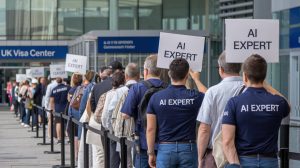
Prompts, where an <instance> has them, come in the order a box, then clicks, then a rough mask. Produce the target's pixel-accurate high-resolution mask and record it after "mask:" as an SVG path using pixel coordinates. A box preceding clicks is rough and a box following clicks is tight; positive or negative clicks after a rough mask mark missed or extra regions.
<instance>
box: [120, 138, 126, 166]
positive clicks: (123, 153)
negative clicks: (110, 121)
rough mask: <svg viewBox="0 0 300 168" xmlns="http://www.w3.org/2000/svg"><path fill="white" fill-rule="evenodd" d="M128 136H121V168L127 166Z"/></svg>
mask: <svg viewBox="0 0 300 168" xmlns="http://www.w3.org/2000/svg"><path fill="white" fill-rule="evenodd" d="M125 140H126V137H121V138H120V145H121V168H126V167H127V146H126V144H125Z"/></svg>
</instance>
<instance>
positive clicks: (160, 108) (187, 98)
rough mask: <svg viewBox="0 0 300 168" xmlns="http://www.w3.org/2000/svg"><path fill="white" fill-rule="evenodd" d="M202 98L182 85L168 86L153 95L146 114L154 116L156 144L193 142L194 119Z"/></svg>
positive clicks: (201, 94) (202, 96)
mask: <svg viewBox="0 0 300 168" xmlns="http://www.w3.org/2000/svg"><path fill="white" fill-rule="evenodd" d="M203 98H204V94H203V93H200V92H198V91H196V90H189V89H186V87H185V86H182V85H181V86H175V85H170V86H169V87H168V88H167V89H165V90H162V91H159V92H157V93H155V94H154V95H153V96H152V97H151V99H150V102H149V104H148V108H147V113H148V114H154V115H156V120H157V127H158V139H157V140H158V142H175V141H190V140H191V141H195V140H196V118H197V115H198V111H199V108H200V106H201V104H202V100H203Z"/></svg>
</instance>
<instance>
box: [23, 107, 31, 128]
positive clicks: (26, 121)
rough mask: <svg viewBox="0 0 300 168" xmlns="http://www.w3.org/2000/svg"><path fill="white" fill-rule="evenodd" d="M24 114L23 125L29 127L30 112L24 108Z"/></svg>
mask: <svg viewBox="0 0 300 168" xmlns="http://www.w3.org/2000/svg"><path fill="white" fill-rule="evenodd" d="M25 112H26V114H25V119H24V120H25V122H24V123H25V124H27V125H29V124H30V113H31V110H29V109H27V108H25Z"/></svg>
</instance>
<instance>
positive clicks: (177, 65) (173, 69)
mask: <svg viewBox="0 0 300 168" xmlns="http://www.w3.org/2000/svg"><path fill="white" fill-rule="evenodd" d="M169 69H170V70H169V74H170V77H171V78H172V80H174V81H180V80H183V79H184V78H185V77H186V75H187V74H188V73H189V69H190V65H189V63H188V62H187V60H185V59H183V58H176V59H174V60H173V61H172V62H171V64H170V66H169Z"/></svg>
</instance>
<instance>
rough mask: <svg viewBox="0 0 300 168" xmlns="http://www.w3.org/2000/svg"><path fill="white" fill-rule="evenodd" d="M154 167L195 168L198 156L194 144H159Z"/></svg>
mask: <svg viewBox="0 0 300 168" xmlns="http://www.w3.org/2000/svg"><path fill="white" fill-rule="evenodd" d="M156 167H157V168H197V167H198V154H197V146H196V144H195V143H187V144H159V146H158V151H157V158H156Z"/></svg>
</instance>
